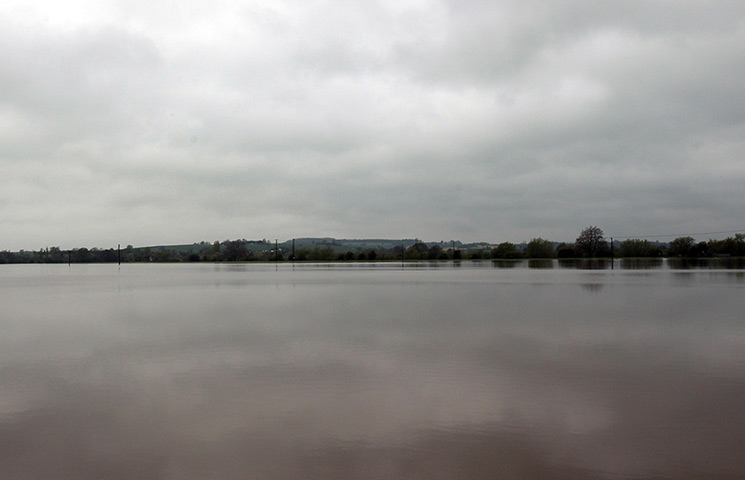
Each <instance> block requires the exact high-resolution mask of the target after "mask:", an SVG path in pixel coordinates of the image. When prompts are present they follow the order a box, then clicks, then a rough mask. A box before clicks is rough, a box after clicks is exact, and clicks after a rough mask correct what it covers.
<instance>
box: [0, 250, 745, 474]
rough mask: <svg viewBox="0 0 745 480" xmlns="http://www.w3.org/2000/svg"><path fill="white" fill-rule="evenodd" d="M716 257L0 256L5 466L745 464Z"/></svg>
mask: <svg viewBox="0 0 745 480" xmlns="http://www.w3.org/2000/svg"><path fill="white" fill-rule="evenodd" d="M743 293H745V269H743V265H738V264H732V263H727V262H718V263H712V262H697V263H690V264H689V263H686V264H683V263H680V262H678V263H675V262H667V261H657V262H646V263H639V262H627V263H625V264H624V263H622V262H618V261H617V262H615V264H614V268H613V269H610V268H609V265H607V264H602V263H597V262H595V263H584V264H573V263H560V262H558V261H549V262H533V263H530V262H515V263H505V262H498V263H491V262H482V263H471V262H462V263H459V264H457V265H453V264H451V263H441V264H438V263H420V264H407V265H406V266H405V267H402V266H401V265H400V264H383V263H378V264H326V265H324V264H297V265H290V264H280V265H269V264H241V265H231V264H188V265H187V264H184V265H162V264H161V265H150V264H125V265H122V266H121V267H119V266H117V265H72V266H67V265H0V329H1V330H0V331H1V332H2V334H1V335H0V478H2V479H11V480H25V479H35V480H37V479H55V480H66V479H76V480H81V479H83V480H84V479H112V480H116V479H148V480H158V479H164V480H171V479H173V480H192V479H247V478H255V479H396V478H406V479H479V478H485V479H523V478H525V479H579V480H582V479H614V480H616V479H650V480H651V479H655V480H660V479H712V480H713V479H717V480H724V479H742V478H745V321H744V320H743V312H744V311H745V308H744V307H745V295H743Z"/></svg>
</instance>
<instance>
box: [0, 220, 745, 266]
mask: <svg viewBox="0 0 745 480" xmlns="http://www.w3.org/2000/svg"><path fill="white" fill-rule="evenodd" d="M441 243H442V242H440V243H433V244H429V245H428V244H427V243H425V242H422V241H419V240H416V241H414V243H413V244H411V245H409V246H408V247H407V246H405V245H397V246H394V247H392V248H384V249H375V248H368V249H358V250H355V251H353V250H347V251H340V250H339V249H338V248H336V249H335V248H333V247H332V246H316V247H314V248H299V249H297V250H294V249H290V248H288V247H287V246H282V247H280V246H278V245H277V244H272V243H271V242H267V241H266V240H262V241H249V240H245V239H242V240H226V241H224V242H219V241H216V242H213V243H208V242H201V243H200V244H196V245H194V246H190V248H179V249H177V248H165V247H144V248H134V247H133V246H132V245H127V247H126V248H124V249H118V248H117V249H113V248H109V249H105V250H102V249H96V248H93V249H88V248H77V249H72V250H64V251H63V250H61V249H60V248H59V247H50V248H45V249H40V250H39V251H24V250H21V251H19V252H9V251H0V263H67V262H69V263H112V262H251V261H257V262H268V261H277V262H284V261H314V262H319V261H320V262H324V261H391V260H402V259H403V260H461V259H464V260H465V259H469V260H482V259H495V260H498V259H503V260H517V259H541V258H610V257H622V258H633V257H636V258H644V257H651V258H661V257H675V258H705V257H718V256H722V257H730V256H731V257H744V256H745V234H742V233H738V234H735V235H734V236H733V237H727V238H725V239H722V240H714V239H711V240H709V241H707V242H696V240H695V239H694V238H693V237H689V236H685V237H678V238H675V239H674V240H672V241H670V242H669V243H667V244H660V243H651V242H650V241H649V240H644V239H639V238H628V239H625V240H623V241H622V242H615V241H614V242H613V243H609V242H608V240H607V239H606V238H605V235H604V233H603V230H602V229H600V228H599V227H596V226H589V227H587V228H585V229H583V230H582V231H581V232H580V234H579V236H578V237H577V239H576V240H575V241H574V243H556V242H551V241H549V240H546V239H543V238H540V237H538V238H533V239H531V240H530V241H529V242H527V243H526V244H521V245H516V244H513V243H510V242H502V243H500V244H498V245H496V246H490V245H487V244H480V245H478V246H477V247H474V248H456V247H455V244H453V247H452V248H443V247H442V246H441Z"/></svg>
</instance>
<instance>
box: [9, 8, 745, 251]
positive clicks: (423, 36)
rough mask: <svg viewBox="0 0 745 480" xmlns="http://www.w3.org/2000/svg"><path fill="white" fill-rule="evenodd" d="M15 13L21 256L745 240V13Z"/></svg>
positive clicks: (14, 191)
mask: <svg viewBox="0 0 745 480" xmlns="http://www.w3.org/2000/svg"><path fill="white" fill-rule="evenodd" d="M0 9H1V10H0V11H2V16H1V17H0V18H2V20H0V27H1V28H0V32H2V33H0V86H1V87H2V88H0V125H2V128H0V165H2V169H3V172H4V174H3V178H2V179H1V180H0V182H2V183H1V185H0V187H1V188H0V222H1V223H2V224H3V226H4V228H3V230H2V232H3V233H2V236H1V237H0V248H8V249H18V248H38V247H41V246H49V245H55V244H59V245H62V246H63V247H70V246H81V245H88V246H102V247H106V246H110V245H112V244H116V243H125V244H126V243H132V244H154V243H170V242H188V241H193V240H202V239H206V240H214V239H216V238H219V239H224V238H238V237H247V238H263V237H272V238H277V237H279V238H290V237H293V236H316V235H318V236H320V235H331V236H337V237H402V236H403V237H411V236H417V237H420V238H425V239H432V240H441V239H448V238H460V239H463V240H486V241H504V240H508V241H521V240H526V239H529V238H531V237H534V236H543V237H549V238H552V239H555V240H571V239H573V238H575V237H576V235H577V232H578V231H579V229H581V228H582V227H583V226H585V225H587V224H598V225H599V226H601V227H602V228H604V229H605V230H606V233H611V234H615V235H616V236H623V235H628V234H639V235H644V234H648V235H651V234H668V233H669V234H674V233H686V232H709V231H731V230H738V229H741V228H742V226H741V222H740V221H739V220H738V219H739V215H740V212H741V211H742V207H743V203H742V199H741V196H740V195H738V192H739V190H740V188H741V185H742V182H743V180H744V178H743V177H745V172H744V171H743V169H742V167H741V165H740V164H741V162H740V157H741V156H742V154H743V143H742V138H743V123H744V121H745V118H744V116H745V113H743V112H745V108H743V107H745V92H743V89H742V86H741V82H740V79H741V78H742V77H743V74H744V73H745V72H743V70H744V69H745V47H743V45H745V27H743V25H744V24H743V21H742V20H743V18H744V17H745V7H743V6H742V5H740V4H738V3H737V2H707V3H706V4H705V5H704V4H701V3H699V2H675V3H660V2H652V3H650V2H622V3H618V4H610V5H598V4H597V3H596V2H581V1H575V2H563V3H561V4H545V3H542V2H521V3H518V4H516V3H513V2H468V3H466V4H464V3H462V2H460V3H459V2H445V1H440V2H416V1H412V2H375V3H368V4H365V5H364V6H362V5H347V4H343V3H341V4H340V3H333V2H332V3H322V4H314V5H313V6H310V5H307V4H305V3H304V2H292V1H287V2H274V3H272V4H271V5H269V6H262V5H235V4H232V3H231V2H214V3H212V4H210V5H209V7H208V8H207V7H205V6H202V5H198V4H191V3H188V2H186V3H184V2H179V3H171V2H156V3H152V2H146V3H140V4H133V3H131V2H130V3H127V4H119V3H117V2H98V3H97V4H96V5H95V6H94V7H91V6H90V5H83V4H82V3H76V2H72V3H69V4H66V7H65V8H61V7H60V6H58V5H57V4H55V3H46V2H43V1H34V2H10V3H8V2H6V3H5V4H4V5H3V6H2V7H0Z"/></svg>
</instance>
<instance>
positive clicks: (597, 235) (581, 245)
mask: <svg viewBox="0 0 745 480" xmlns="http://www.w3.org/2000/svg"><path fill="white" fill-rule="evenodd" d="M574 244H575V246H576V248H577V251H578V252H579V253H581V254H583V255H587V256H588V257H591V258H592V257H595V256H597V255H598V254H599V253H600V252H602V251H604V250H607V249H608V243H607V242H606V241H605V238H603V231H602V230H601V229H600V228H598V227H596V226H593V225H591V226H589V227H587V228H585V229H584V230H582V232H581V233H580V234H579V237H577V240H576V242H574Z"/></svg>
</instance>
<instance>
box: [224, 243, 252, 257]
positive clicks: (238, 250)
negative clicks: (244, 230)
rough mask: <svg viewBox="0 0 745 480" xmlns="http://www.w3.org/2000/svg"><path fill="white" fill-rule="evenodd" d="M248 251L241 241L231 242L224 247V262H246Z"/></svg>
mask: <svg viewBox="0 0 745 480" xmlns="http://www.w3.org/2000/svg"><path fill="white" fill-rule="evenodd" d="M247 256H248V249H247V248H246V244H245V243H244V242H242V241H241V240H233V241H232V242H228V243H227V244H226V245H225V260H227V261H229V262H238V261H242V260H246V257H247Z"/></svg>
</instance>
